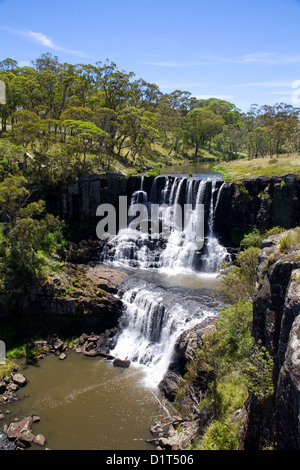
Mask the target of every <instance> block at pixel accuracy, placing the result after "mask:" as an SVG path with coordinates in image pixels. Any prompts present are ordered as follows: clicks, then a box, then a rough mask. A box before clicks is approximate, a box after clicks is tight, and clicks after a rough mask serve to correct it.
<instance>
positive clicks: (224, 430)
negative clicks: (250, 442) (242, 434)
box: [196, 419, 239, 450]
mask: <svg viewBox="0 0 300 470" xmlns="http://www.w3.org/2000/svg"><path fill="white" fill-rule="evenodd" d="M238 432H239V426H238V424H236V425H235V426H233V425H232V424H230V423H229V422H228V420H224V419H220V420H219V419H216V420H214V421H213V422H212V423H211V424H210V425H209V426H208V428H207V429H206V431H205V434H204V436H203V438H202V439H201V440H200V442H199V443H198V445H197V446H196V450H237V449H238Z"/></svg>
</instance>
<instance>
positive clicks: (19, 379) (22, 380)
mask: <svg viewBox="0 0 300 470" xmlns="http://www.w3.org/2000/svg"><path fill="white" fill-rule="evenodd" d="M12 380H13V382H14V383H15V384H16V385H18V386H19V387H24V386H25V385H26V384H27V379H26V377H25V376H24V375H23V374H13V375H12Z"/></svg>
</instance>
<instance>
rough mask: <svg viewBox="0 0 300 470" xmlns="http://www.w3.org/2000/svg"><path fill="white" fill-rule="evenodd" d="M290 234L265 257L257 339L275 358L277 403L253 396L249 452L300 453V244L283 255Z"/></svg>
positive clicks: (244, 441) (275, 239)
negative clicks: (269, 446) (268, 448)
mask: <svg viewBox="0 0 300 470" xmlns="http://www.w3.org/2000/svg"><path fill="white" fill-rule="evenodd" d="M289 233H293V230H292V231H289ZM286 234H287V232H285V233H284V234H281V235H276V236H272V237H269V238H268V239H267V240H265V241H264V243H263V247H262V251H261V252H260V255H259V264H258V269H257V283H256V292H255V296H254V302H253V327H252V334H253V336H254V338H255V339H256V340H257V341H261V343H262V345H263V346H265V347H266V348H267V350H268V351H269V353H270V355H271V356H272V358H273V362H274V367H273V383H274V389H275V399H274V401H268V402H267V403H258V402H257V400H255V399H253V397H252V399H251V397H249V400H248V402H247V404H246V405H247V409H248V415H247V419H246V422H245V426H244V429H243V432H242V436H241V449H245V450H256V449H261V448H262V447H263V446H264V445H265V443H266V442H272V443H273V445H274V448H275V449H276V450H300V257H299V253H300V251H299V249H300V245H299V244H298V245H294V246H292V247H290V248H289V249H286V250H285V251H283V250H282V248H281V247H280V239H281V238H282V237H285V236H286Z"/></svg>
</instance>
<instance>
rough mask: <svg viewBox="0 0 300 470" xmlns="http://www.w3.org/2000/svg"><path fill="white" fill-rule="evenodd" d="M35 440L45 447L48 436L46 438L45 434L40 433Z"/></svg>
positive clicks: (35, 442)
mask: <svg viewBox="0 0 300 470" xmlns="http://www.w3.org/2000/svg"><path fill="white" fill-rule="evenodd" d="M33 442H34V444H37V445H38V446H41V447H43V446H44V445H45V443H46V438H45V436H43V434H38V435H37V436H35V438H34V439H33Z"/></svg>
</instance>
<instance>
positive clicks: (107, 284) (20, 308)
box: [0, 263, 126, 348]
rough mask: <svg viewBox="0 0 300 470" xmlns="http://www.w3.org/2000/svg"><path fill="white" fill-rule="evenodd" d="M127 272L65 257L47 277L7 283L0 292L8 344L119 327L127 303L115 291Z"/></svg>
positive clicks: (1, 327) (1, 320) (1, 317)
mask: <svg viewBox="0 0 300 470" xmlns="http://www.w3.org/2000/svg"><path fill="white" fill-rule="evenodd" d="M125 278H126V275H125V273H123V272H121V271H119V270H117V269H111V268H108V267H105V266H102V265H95V266H89V265H80V264H76V265H75V264H71V263H65V265H64V266H63V267H62V269H61V270H60V271H59V273H52V274H51V275H50V276H49V277H48V278H47V279H46V280H44V281H43V282H36V283H35V284H33V283H30V284H28V286H26V285H23V286H19V287H17V286H7V290H6V292H5V293H1V295H0V330H1V335H2V338H3V339H4V340H5V343H6V347H7V348H11V347H13V345H14V344H15V343H18V342H21V343H24V342H26V341H28V340H29V339H30V338H34V337H44V338H47V337H48V336H49V335H51V334H56V333H57V334H59V335H62V336H63V337H65V338H70V337H72V336H79V335H80V334H81V333H82V332H83V331H85V332H87V333H89V334H91V333H92V332H95V333H97V334H101V333H102V332H104V331H105V330H107V329H108V330H109V329H112V328H115V327H117V326H118V322H119V319H120V317H121V315H122V312H123V306H122V302H121V300H119V299H118V298H117V297H116V296H115V295H114V294H115V293H117V291H118V288H119V285H120V284H121V283H122V282H123V281H124V280H125Z"/></svg>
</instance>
